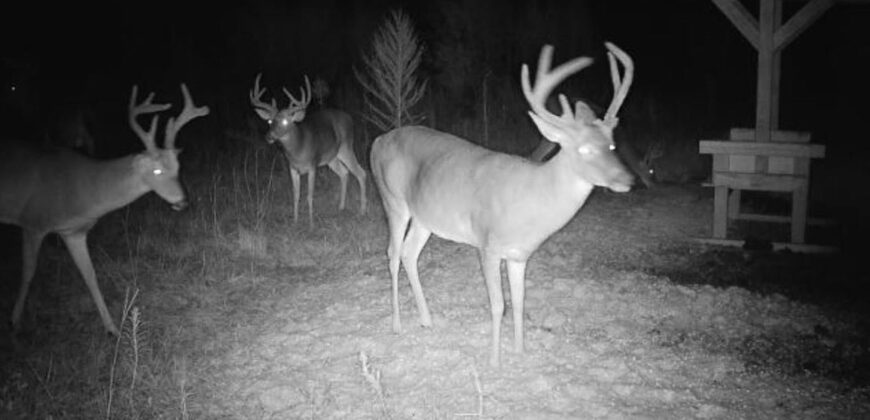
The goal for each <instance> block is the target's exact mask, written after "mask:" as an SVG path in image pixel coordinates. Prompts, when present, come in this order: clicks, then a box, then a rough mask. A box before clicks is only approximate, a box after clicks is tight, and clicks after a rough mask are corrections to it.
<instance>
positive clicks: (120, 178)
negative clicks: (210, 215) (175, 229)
mask: <svg viewBox="0 0 870 420" xmlns="http://www.w3.org/2000/svg"><path fill="white" fill-rule="evenodd" d="M181 92H182V94H183V95H184V109H183V110H182V111H181V114H180V115H179V116H178V118H177V119H175V118H170V119H169V122H168V123H167V124H166V136H165V140H164V147H163V148H162V149H161V148H159V147H158V146H157V143H156V140H155V134H156V130H157V116H156V115H155V116H154V118H153V119H152V120H151V127H150V129H149V130H148V131H145V129H143V128H142V126H140V125H139V123H138V122H137V121H136V118H137V117H138V116H139V115H141V114H150V113H156V112H160V111H164V110H167V109H169V108H170V106H171V105H170V104H154V103H152V102H151V101H152V99H153V98H154V94H153V93H152V94H150V95H148V96H147V97H146V98H145V100H144V101H143V102H142V103H140V104H137V103H136V93H137V87H136V86H134V87H133V92H132V94H131V96H130V104H129V108H128V118H129V123H130V127H131V128H132V129H133V131H134V132H135V133H136V135H137V136H138V137H139V139H141V140H142V143H144V144H145V149H146V150H145V151H144V152H142V153H139V154H134V155H129V156H125V157H122V158H118V159H111V160H94V159H92V158H88V157H86V156H82V155H80V154H78V153H76V152H73V151H71V150H66V149H50V150H43V149H38V148H35V147H33V146H32V145H27V144H23V143H20V142H15V141H12V142H5V143H2V144H0V146H2V150H3V153H2V154H0V222H2V223H9V224H13V225H18V226H20V227H21V228H22V231H23V243H22V262H23V267H22V269H21V288H20V290H19V292H18V299H17V300H16V301H15V308H14V309H13V311H12V326H13V329H14V330H16V331H17V330H18V328H19V327H20V319H21V312H22V310H23V309H24V302H25V300H26V299H27V291H28V289H29V288H30V282H31V280H32V279H33V274H34V272H35V270H36V262H37V257H38V254H39V248H40V244H41V243H42V240H43V238H44V237H45V235H47V234H49V233H52V232H53V233H57V234H58V235H60V237H61V238H62V239H63V241H64V243H65V244H66V247H67V249H68V250H69V252H70V254H71V255H72V257H73V261H74V262H75V264H76V266H77V267H78V269H79V272H81V275H82V277H83V278H84V280H85V284H87V286H88V290H90V293H91V297H92V298H93V300H94V303H96V305H97V310H98V311H99V313H100V318H102V320H103V325H104V326H105V327H106V330H108V331H109V332H111V333H113V334H117V333H118V328H117V327H116V326H115V323H114V322H113V321H112V318H111V317H110V316H109V311H108V310H107V309H106V303H105V302H104V301H103V296H102V294H101V293H100V288H99V286H98V285H97V277H96V273H95V272H94V267H93V264H92V262H91V257H90V254H89V252H88V246H87V235H88V231H89V230H90V229H91V228H92V227H93V226H94V225H95V224H96V223H97V221H98V220H99V219H100V217H102V216H103V215H105V214H106V213H108V212H110V211H112V210H115V209H118V208H120V207H123V206H126V205H127V204H129V203H130V202H132V201H133V200H136V199H137V198H139V197H140V196H142V195H143V194H145V193H147V192H149V191H154V192H156V193H157V194H158V195H160V196H161V197H163V199H165V200H166V201H168V202H169V203H171V204H172V208H173V209H176V210H181V209H183V208H184V207H185V206H186V203H187V201H186V199H185V193H184V189H183V188H182V186H181V183H180V182H179V181H178V167H179V164H178V153H179V150H177V149H176V148H175V137H176V135H177V134H178V130H179V129H181V127H182V126H184V125H185V124H187V123H188V122H190V121H191V120H193V119H194V118H197V117H201V116H204V115H207V114H208V112H209V109H208V107H195V106H194V105H193V100H192V99H191V97H190V93H189V92H188V90H187V87H186V86H185V85H184V84H182V85H181Z"/></svg>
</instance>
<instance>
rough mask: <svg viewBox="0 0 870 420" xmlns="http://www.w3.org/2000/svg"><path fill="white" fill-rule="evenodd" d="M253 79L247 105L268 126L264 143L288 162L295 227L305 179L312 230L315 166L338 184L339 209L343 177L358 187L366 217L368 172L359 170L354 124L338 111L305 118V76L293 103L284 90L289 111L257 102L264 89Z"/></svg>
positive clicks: (342, 201)
mask: <svg viewBox="0 0 870 420" xmlns="http://www.w3.org/2000/svg"><path fill="white" fill-rule="evenodd" d="M261 75H262V74H258V75H257V78H256V79H255V80H254V89H253V90H251V91H250V92H248V97H249V99H250V100H251V105H253V106H254V111H256V112H257V115H259V116H260V118H262V119H264V120H266V121H267V122H268V123H269V133H268V134H267V135H266V141H267V142H268V143H269V144H272V143H274V142H276V141H277V142H280V143H281V146H282V147H283V148H284V155H285V156H286V157H287V162H289V163H290V179H291V181H293V222H296V221H298V219H299V177H300V175H301V174H308V224H309V225H314V204H313V201H314V175H315V172H316V171H317V168H318V167H321V166H324V165H326V166H329V169H332V171H333V172H335V174H336V175H338V178H339V179H340V180H341V197H340V199H339V204H338V208H339V209H340V210H344V206H345V197H346V195H347V172H348V171H350V172H351V173H352V174H353V176H355V177H356V180H357V181H358V182H359V189H360V213H365V211H366V206H367V204H366V203H367V201H366V172H365V170H364V169H363V168H362V166H360V164H359V162H358V161H357V159H356V155H355V154H354V151H353V120H352V119H351V116H350V114H348V113H346V112H344V111H339V110H336V109H319V110H317V111H314V112H310V113H307V112H306V109H307V108H308V104H309V103H310V102H311V83H310V82H309V81H308V76H305V88H300V90H301V95H302V97H301V99H296V98H295V97H293V95H291V94H290V92H289V91H288V90H287V89H286V88H285V89H284V94H286V95H287V97H288V98H289V99H290V104H289V105H288V106H287V108H285V109H283V110H279V109H278V107H277V105H276V103H275V99H274V98H272V102H271V103H266V102H263V101H262V100H261V99H260V98H261V97H262V96H263V93H265V92H266V88H262V89H260V76H261Z"/></svg>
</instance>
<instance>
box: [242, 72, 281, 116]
mask: <svg viewBox="0 0 870 420" xmlns="http://www.w3.org/2000/svg"><path fill="white" fill-rule="evenodd" d="M262 75H263V73H257V78H256V79H254V89H253V90H249V91H248V99H250V100H251V105H253V106H254V108H259V109H262V110H265V111H267V112H269V114H271V115H275V114H277V113H278V104H277V102H275V98H272V103H265V102H263V101H262V100H261V99H260V98H261V97H262V96H263V94H264V93H266V88H265V87H264V88H262V89H260V77H261V76H262Z"/></svg>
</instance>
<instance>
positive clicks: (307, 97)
mask: <svg viewBox="0 0 870 420" xmlns="http://www.w3.org/2000/svg"><path fill="white" fill-rule="evenodd" d="M305 90H306V92H307V94H306V95H305V96H304V97H303V99H302V100H303V101H304V102H305V105H304V107H305V108H308V104H310V103H311V82H310V81H309V80H308V75H307V74H306V75H305Z"/></svg>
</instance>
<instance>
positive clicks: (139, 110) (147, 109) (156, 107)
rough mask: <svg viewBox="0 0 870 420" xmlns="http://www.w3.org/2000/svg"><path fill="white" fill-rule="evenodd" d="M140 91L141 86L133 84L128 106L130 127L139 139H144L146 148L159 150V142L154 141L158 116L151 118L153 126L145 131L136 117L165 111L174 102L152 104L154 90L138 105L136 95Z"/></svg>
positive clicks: (149, 150) (151, 151)
mask: <svg viewBox="0 0 870 420" xmlns="http://www.w3.org/2000/svg"><path fill="white" fill-rule="evenodd" d="M138 91H139V86H137V85H133V93H132V94H131V95H130V105H129V106H128V110H129V112H128V117H129V120H130V127H131V128H132V129H133V132H134V133H136V135H137V136H139V139H141V140H142V143H144V144H145V149H146V150H148V152H150V153H156V152H157V143H156V142H155V141H154V135H155V134H156V132H157V116H156V115H155V116H154V118H152V119H151V127H150V128H149V129H148V131H145V130H144V129H143V128H142V126H141V125H139V123H138V122H136V117H138V116H139V115H141V114H151V113H155V112H161V111H165V110H167V109H169V108H171V107H172V104H152V103H151V101H152V100H154V92H151V93H150V94H148V96H147V97H145V100H144V101H142V103H141V104H139V105H136V96H137V93H138Z"/></svg>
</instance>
